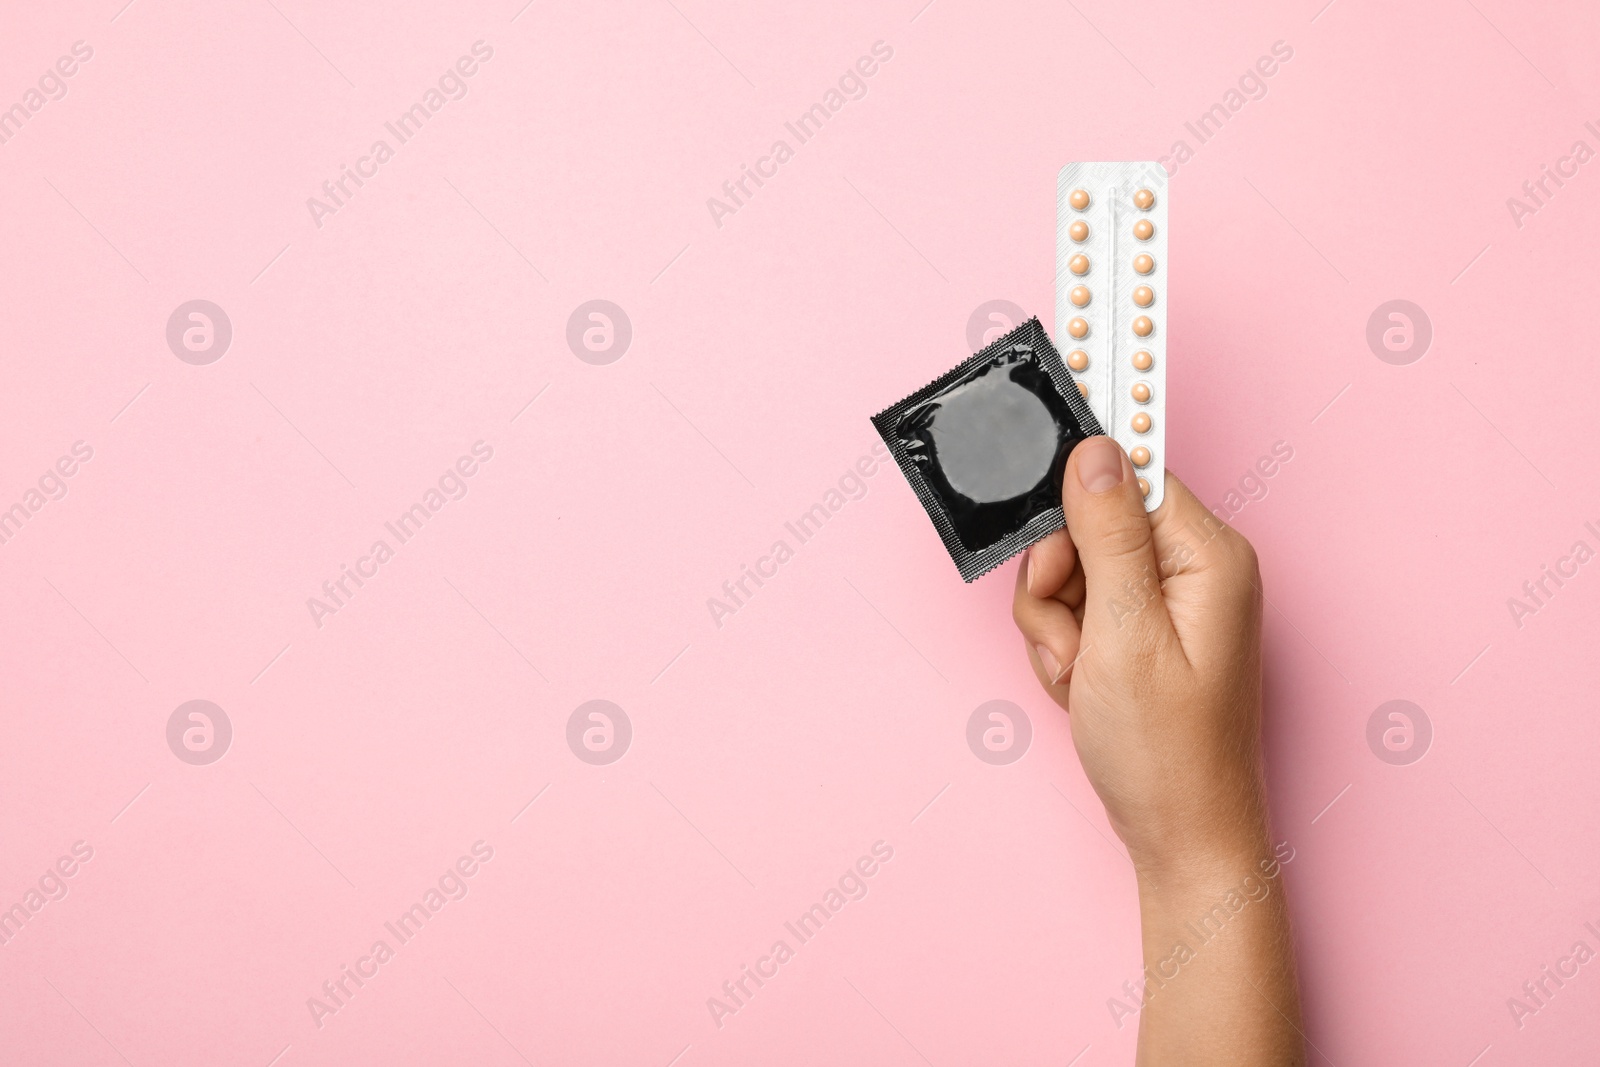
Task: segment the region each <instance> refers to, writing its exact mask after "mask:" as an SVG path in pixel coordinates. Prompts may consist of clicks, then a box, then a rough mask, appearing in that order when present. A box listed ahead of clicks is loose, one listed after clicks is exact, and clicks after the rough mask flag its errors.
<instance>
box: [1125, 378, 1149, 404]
mask: <svg viewBox="0 0 1600 1067" xmlns="http://www.w3.org/2000/svg"><path fill="white" fill-rule="evenodd" d="M1129 392H1131V393H1132V394H1133V398H1134V399H1135V400H1137V401H1138V402H1139V403H1141V404H1148V403H1150V386H1149V384H1148V383H1146V382H1134V383H1133V388H1132V389H1130V390H1129Z"/></svg>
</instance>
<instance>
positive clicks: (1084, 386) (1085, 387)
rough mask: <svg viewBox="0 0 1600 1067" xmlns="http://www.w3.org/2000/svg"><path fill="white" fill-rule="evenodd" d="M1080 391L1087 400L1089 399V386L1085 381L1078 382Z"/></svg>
mask: <svg viewBox="0 0 1600 1067" xmlns="http://www.w3.org/2000/svg"><path fill="white" fill-rule="evenodd" d="M1078 393H1079V395H1080V396H1082V397H1083V398H1084V399H1085V400H1087V399H1089V386H1088V385H1087V384H1085V383H1083V382H1079V383H1078Z"/></svg>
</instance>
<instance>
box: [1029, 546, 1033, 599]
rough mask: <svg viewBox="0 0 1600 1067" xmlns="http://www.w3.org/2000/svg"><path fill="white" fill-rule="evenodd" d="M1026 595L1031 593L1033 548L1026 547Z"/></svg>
mask: <svg viewBox="0 0 1600 1067" xmlns="http://www.w3.org/2000/svg"><path fill="white" fill-rule="evenodd" d="M1028 595H1029V596H1032V595H1033V549H1031V548H1030V549H1028Z"/></svg>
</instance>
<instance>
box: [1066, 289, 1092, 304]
mask: <svg viewBox="0 0 1600 1067" xmlns="http://www.w3.org/2000/svg"><path fill="white" fill-rule="evenodd" d="M1067 299H1069V300H1071V301H1072V303H1073V305H1074V306H1076V307H1086V306H1088V303H1089V287H1088V286H1086V285H1074V286H1073V287H1072V292H1070V293H1068V294H1067Z"/></svg>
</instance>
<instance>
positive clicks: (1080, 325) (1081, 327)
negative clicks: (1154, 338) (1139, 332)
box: [1067, 318, 1150, 339]
mask: <svg viewBox="0 0 1600 1067" xmlns="http://www.w3.org/2000/svg"><path fill="white" fill-rule="evenodd" d="M1145 321H1147V322H1148V321H1149V320H1148V319H1146V320H1145ZM1067 332H1068V333H1070V334H1071V335H1072V336H1073V337H1076V338H1079V339H1082V338H1084V337H1087V336H1089V324H1088V323H1087V322H1085V321H1084V320H1083V319H1081V318H1080V319H1073V320H1072V321H1071V322H1069V323H1067ZM1145 332H1146V333H1149V332H1150V331H1149V330H1146V331H1145Z"/></svg>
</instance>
